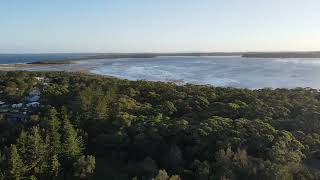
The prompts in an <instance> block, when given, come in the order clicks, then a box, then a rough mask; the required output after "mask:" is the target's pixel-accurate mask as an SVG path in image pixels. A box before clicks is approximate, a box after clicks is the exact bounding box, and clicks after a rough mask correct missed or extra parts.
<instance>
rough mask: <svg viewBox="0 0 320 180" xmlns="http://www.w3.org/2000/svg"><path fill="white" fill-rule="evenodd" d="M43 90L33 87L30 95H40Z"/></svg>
mask: <svg viewBox="0 0 320 180" xmlns="http://www.w3.org/2000/svg"><path fill="white" fill-rule="evenodd" d="M40 94H41V92H40V90H39V89H38V88H33V89H32V90H31V91H30V92H29V96H30V97H33V96H40Z"/></svg>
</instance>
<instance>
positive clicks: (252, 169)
mask: <svg viewBox="0 0 320 180" xmlns="http://www.w3.org/2000/svg"><path fill="white" fill-rule="evenodd" d="M36 76H40V77H44V78H45V79H47V82H48V83H47V84H41V83H39V82H37V81H36V80H35V77H36ZM33 87H37V88H39V89H41V92H42V95H41V100H40V104H41V106H40V107H39V108H36V109H34V110H32V111H29V112H28V119H27V121H25V122H15V123H12V122H10V121H8V119H7V118H6V114H1V113H0V128H1V130H2V131H0V145H1V146H0V152H3V153H0V180H1V179H22V178H25V179H134V178H135V179H139V180H140V179H142V180H143V179H148V180H149V179H151V178H155V179H159V180H162V179H165V180H168V179H169V180H178V179H180V178H181V179H187V180H188V179H190V180H191V179H198V180H207V179H210V180H211V179H212V180H220V179H229V180H237V179H239V180H240V179H241V180H242V179H259V180H272V179H274V180H278V179H279V180H280V179H281V180H282V179H284V180H286V179H288V180H291V179H292V180H298V179H299V180H300V179H320V175H319V169H320V165H319V164H320V163H319V162H320V160H319V157H320V155H319V154H320V92H318V90H314V89H308V88H305V89H302V88H296V89H290V90H289V89H274V90H272V89H259V90H248V89H234V88H220V87H209V86H196V85H184V86H177V85H175V84H171V83H161V82H147V81H127V80H119V79H115V78H106V77H101V76H93V75H85V74H79V73H62V72H50V73H40V72H39V73H37V72H0V90H1V91H2V93H0V98H1V100H4V101H6V102H9V103H18V102H20V101H21V100H23V99H24V97H25V96H26V95H27V94H28V92H29V90H30V89H32V88H33ZM308 162H316V163H315V164H314V163H313V164H312V165H310V164H309V163H308ZM174 174H177V175H174Z"/></svg>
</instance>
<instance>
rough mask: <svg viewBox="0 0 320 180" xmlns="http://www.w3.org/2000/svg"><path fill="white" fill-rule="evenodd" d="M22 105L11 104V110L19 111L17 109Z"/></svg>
mask: <svg viewBox="0 0 320 180" xmlns="http://www.w3.org/2000/svg"><path fill="white" fill-rule="evenodd" d="M22 106H23V104H22V103H19V104H12V106H11V107H12V108H14V109H19V108H22Z"/></svg>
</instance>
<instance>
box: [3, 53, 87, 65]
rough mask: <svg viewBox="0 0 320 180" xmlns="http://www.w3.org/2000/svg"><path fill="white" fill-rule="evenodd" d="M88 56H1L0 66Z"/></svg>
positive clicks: (71, 54)
mask: <svg viewBox="0 0 320 180" xmlns="http://www.w3.org/2000/svg"><path fill="white" fill-rule="evenodd" d="M84 55H87V54H77V53H65V54H60V53H59V54H0V64H16V63H29V62H34V61H43V60H63V59H68V58H73V57H80V56H84Z"/></svg>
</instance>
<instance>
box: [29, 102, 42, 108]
mask: <svg viewBox="0 0 320 180" xmlns="http://www.w3.org/2000/svg"><path fill="white" fill-rule="evenodd" d="M39 106H40V103H39V102H31V103H28V104H27V107H33V108H35V107H39Z"/></svg>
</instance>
